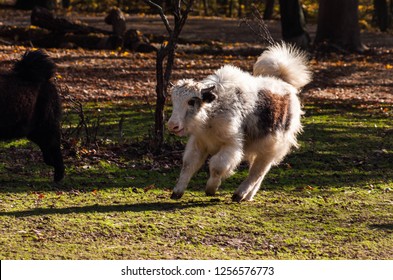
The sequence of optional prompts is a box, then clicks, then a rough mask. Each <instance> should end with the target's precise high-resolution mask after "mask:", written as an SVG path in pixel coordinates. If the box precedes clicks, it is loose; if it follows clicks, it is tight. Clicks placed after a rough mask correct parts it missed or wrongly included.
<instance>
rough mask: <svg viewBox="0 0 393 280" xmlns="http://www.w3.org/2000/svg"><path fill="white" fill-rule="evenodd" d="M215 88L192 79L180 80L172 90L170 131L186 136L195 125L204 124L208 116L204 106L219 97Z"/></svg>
mask: <svg viewBox="0 0 393 280" xmlns="http://www.w3.org/2000/svg"><path fill="white" fill-rule="evenodd" d="M214 88H215V86H210V87H206V85H204V84H202V83H198V82H195V81H194V80H191V79H187V80H180V81H178V82H177V83H176V85H174V86H173V88H172V90H171V92H172V105H173V111H172V115H171V117H170V119H169V121H168V129H169V131H170V132H172V133H174V134H176V135H178V136H186V135H188V134H191V133H192V130H193V127H194V126H195V125H198V124H202V123H203V122H204V120H205V119H206V117H207V116H206V111H205V110H203V108H204V106H206V105H207V104H210V103H211V102H213V101H214V100H215V99H216V98H217V96H216V95H215V94H214V93H213V90H214Z"/></svg>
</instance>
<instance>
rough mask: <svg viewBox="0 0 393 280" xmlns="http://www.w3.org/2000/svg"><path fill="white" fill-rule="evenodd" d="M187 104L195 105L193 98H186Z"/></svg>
mask: <svg viewBox="0 0 393 280" xmlns="http://www.w3.org/2000/svg"><path fill="white" fill-rule="evenodd" d="M187 103H188V105H190V106H194V105H195V100H194V99H190V100H188V102H187Z"/></svg>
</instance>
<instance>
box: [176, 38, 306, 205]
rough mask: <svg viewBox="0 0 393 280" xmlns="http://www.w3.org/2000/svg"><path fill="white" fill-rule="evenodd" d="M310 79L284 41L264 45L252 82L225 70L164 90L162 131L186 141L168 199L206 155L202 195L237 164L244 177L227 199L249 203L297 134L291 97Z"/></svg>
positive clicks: (295, 102) (297, 111) (179, 192)
mask: <svg viewBox="0 0 393 280" xmlns="http://www.w3.org/2000/svg"><path fill="white" fill-rule="evenodd" d="M310 79H311V73H310V71H309V69H308V67H307V59H306V56H305V54H304V53H302V52H300V51H299V50H297V49H295V48H293V47H291V46H289V45H286V44H284V43H281V44H276V45H274V46H272V47H269V48H268V50H267V51H265V52H264V53H263V54H262V55H261V56H260V57H259V58H258V60H257V62H256V63H255V65H254V76H252V75H250V74H249V73H247V72H244V71H242V70H240V69H239V68H237V67H234V66H230V65H226V66H223V67H222V68H220V69H218V70H217V71H215V73H214V74H213V75H210V76H208V77H207V78H205V79H204V80H202V81H200V82H197V81H194V80H192V79H185V80H180V81H178V82H177V84H176V85H175V86H174V87H173V88H172V103H173V113H172V115H171V117H170V119H169V121H168V129H169V130H170V131H171V132H172V133H174V134H176V135H178V136H187V135H189V136H190V138H189V140H188V143H187V146H186V149H185V152H184V156H183V166H182V169H181V173H180V177H179V180H178V182H177V184H176V186H175V188H174V189H173V193H172V196H171V198H172V199H179V198H181V197H182V196H183V194H184V191H185V189H186V187H187V185H188V183H189V181H190V179H191V177H192V176H193V175H194V173H195V172H196V171H197V170H198V169H199V168H200V167H201V166H202V165H203V163H204V162H205V161H206V159H207V157H208V156H209V155H210V156H211V159H210V163H209V171H210V177H209V179H208V181H207V184H206V189H205V191H206V194H207V195H214V194H215V193H216V191H217V189H218V187H219V186H220V184H221V181H222V180H223V179H225V178H226V177H228V176H230V175H231V174H232V173H233V171H234V170H235V169H236V167H237V166H238V165H239V163H240V162H241V161H243V160H245V161H247V162H248V163H249V165H250V168H249V175H248V177H247V178H246V179H245V180H244V181H243V182H242V183H241V184H240V186H239V187H238V188H237V190H236V191H235V193H234V194H233V196H232V200H233V201H237V202H240V201H243V200H245V201H249V200H252V199H253V197H254V195H255V193H256V192H257V191H258V189H259V187H260V185H261V183H262V180H263V178H264V176H265V175H266V173H267V172H268V171H269V169H270V168H271V166H272V165H276V164H278V163H279V162H280V161H281V160H282V159H283V158H284V156H285V155H286V154H288V152H289V151H290V149H291V147H292V146H295V147H296V146H297V141H296V136H297V134H298V133H299V132H300V131H301V130H302V126H301V123H300V117H301V114H302V111H301V107H300V102H299V98H298V96H297V93H298V92H299V90H300V88H301V87H303V86H304V85H306V84H307V83H308V82H309V81H310Z"/></svg>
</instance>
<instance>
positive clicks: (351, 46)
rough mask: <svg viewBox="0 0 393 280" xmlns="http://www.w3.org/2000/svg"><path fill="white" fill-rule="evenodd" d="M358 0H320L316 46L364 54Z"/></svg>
mask: <svg viewBox="0 0 393 280" xmlns="http://www.w3.org/2000/svg"><path fill="white" fill-rule="evenodd" d="M358 19H359V15H358V0H320V1H319V14H318V27H317V34H316V38H315V45H317V46H318V45H321V44H328V45H329V46H332V47H334V48H335V49H338V50H347V51H357V52H362V51H364V50H365V49H366V47H365V46H364V45H363V44H362V43H361V39H360V27H359V23H358Z"/></svg>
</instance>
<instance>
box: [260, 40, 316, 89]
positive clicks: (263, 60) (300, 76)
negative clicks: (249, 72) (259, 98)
mask: <svg viewBox="0 0 393 280" xmlns="http://www.w3.org/2000/svg"><path fill="white" fill-rule="evenodd" d="M307 61H308V59H307V55H306V53H304V52H303V51H301V50H299V49H298V48H296V47H294V46H292V45H289V44H286V43H283V42H282V43H277V44H274V45H272V46H270V47H269V48H268V49H267V50H266V51H264V52H263V53H262V54H261V56H260V57H258V59H257V62H255V64H254V71H253V73H254V76H259V75H261V76H273V77H277V78H279V79H281V80H283V81H285V82H287V83H289V84H291V85H293V86H294V87H295V88H297V89H299V88H301V87H303V86H305V85H306V84H308V83H309V82H310V81H311V72H310V70H309V68H308V62H307Z"/></svg>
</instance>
